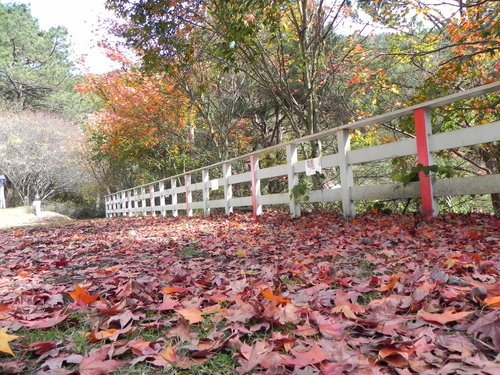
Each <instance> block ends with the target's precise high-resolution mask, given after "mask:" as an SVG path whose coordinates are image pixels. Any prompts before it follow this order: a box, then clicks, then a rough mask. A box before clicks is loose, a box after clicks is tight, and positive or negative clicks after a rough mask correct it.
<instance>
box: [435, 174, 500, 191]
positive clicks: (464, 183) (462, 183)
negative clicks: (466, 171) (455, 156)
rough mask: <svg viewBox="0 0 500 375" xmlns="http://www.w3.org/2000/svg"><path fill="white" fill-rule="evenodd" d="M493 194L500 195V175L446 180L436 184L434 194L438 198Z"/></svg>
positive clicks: (438, 181)
mask: <svg viewBox="0 0 500 375" xmlns="http://www.w3.org/2000/svg"><path fill="white" fill-rule="evenodd" d="M492 193H500V174H493V175H485V176H474V177H455V178H446V179H442V180H437V181H436V182H435V183H434V194H436V195H437V196H454V195H472V194H477V195H480V194H492Z"/></svg>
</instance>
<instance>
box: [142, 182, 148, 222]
mask: <svg viewBox="0 0 500 375" xmlns="http://www.w3.org/2000/svg"><path fill="white" fill-rule="evenodd" d="M141 201H142V204H141V211H142V215H143V216H146V215H147V213H148V211H147V210H146V187H144V186H141Z"/></svg>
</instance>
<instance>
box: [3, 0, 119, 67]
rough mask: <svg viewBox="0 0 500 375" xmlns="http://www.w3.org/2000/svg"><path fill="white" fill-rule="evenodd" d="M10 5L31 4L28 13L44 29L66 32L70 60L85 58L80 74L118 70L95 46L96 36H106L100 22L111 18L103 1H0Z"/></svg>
mask: <svg viewBox="0 0 500 375" xmlns="http://www.w3.org/2000/svg"><path fill="white" fill-rule="evenodd" d="M13 2H16V3H24V4H28V5H30V9H31V14H32V15H33V17H35V18H36V19H38V22H39V24H40V27H41V28H42V29H44V30H46V29H49V28H50V27H54V26H64V27H65V28H66V29H68V32H69V34H70V43H71V48H72V54H71V56H72V59H73V60H74V61H76V60H78V59H80V57H84V61H85V66H81V65H80V66H79V68H80V69H79V70H80V71H82V72H87V71H88V72H90V73H105V72H108V71H110V70H113V69H115V68H117V67H118V66H117V65H116V64H115V63H113V62H112V61H110V60H109V59H108V58H107V57H106V55H105V54H104V53H103V52H102V50H101V49H100V48H99V47H97V41H98V38H99V36H100V35H101V36H104V35H106V34H105V30H104V29H103V28H102V27H100V26H99V20H105V19H109V18H113V14H112V12H110V11H108V10H106V9H105V8H104V2H105V0H0V3H4V4H5V3H13ZM96 30H99V31H98V32H97V31H96Z"/></svg>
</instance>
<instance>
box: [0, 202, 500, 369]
mask: <svg viewBox="0 0 500 375" xmlns="http://www.w3.org/2000/svg"><path fill="white" fill-rule="evenodd" d="M499 225H500V222H499V220H498V219H495V218H493V217H491V216H486V215H469V216H451V215H450V216H443V217H440V218H438V219H434V220H432V221H429V222H424V221H421V219H420V218H419V217H413V216H403V217H402V216H384V215H365V216H361V217H359V218H356V219H354V220H350V221H344V220H342V219H341V218H338V217H336V216H334V215H333V214H330V213H324V214H314V215H309V216H304V217H302V218H300V219H298V220H291V219H289V218H288V217H287V216H286V215H284V214H280V213H276V212H274V213H273V212H271V213H267V214H266V215H264V216H263V217H260V218H258V219H254V218H252V217H251V216H250V215H239V214H238V215H234V216H231V217H229V218H228V217H223V216H219V217H217V216H213V217H210V218H207V219H205V218H135V219H130V218H116V219H111V220H98V221H87V222H78V223H75V224H71V225H66V226H60V227H48V228H35V229H27V228H26V229H18V230H10V231H4V232H0V373H2V374H4V373H22V374H31V373H33V374H78V373H79V374H83V375H85V374H86V375H90V374H94V375H95V374H109V373H117V374H134V373H135V374H149V373H151V374H153V373H158V372H165V373H173V374H176V373H177V374H191V373H194V374H223V373H227V374H234V373H270V374H282V373H294V374H316V373H321V374H413V373H419V374H498V373H499V367H500V362H499V361H500V357H498V354H497V353H498V350H499V349H500V308H499V307H500V283H499V281H498V273H499V269H500V255H499V251H498V249H499V247H500V246H499V244H500V243H499V241H500V237H499V229H500V226H499Z"/></svg>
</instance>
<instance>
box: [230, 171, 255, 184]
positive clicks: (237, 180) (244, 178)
mask: <svg viewBox="0 0 500 375" xmlns="http://www.w3.org/2000/svg"><path fill="white" fill-rule="evenodd" d="M251 181H252V175H251V173H250V172H244V173H240V174H233V175H231V176H230V177H229V178H228V183H229V184H231V185H234V184H241V183H242V182H251Z"/></svg>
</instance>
